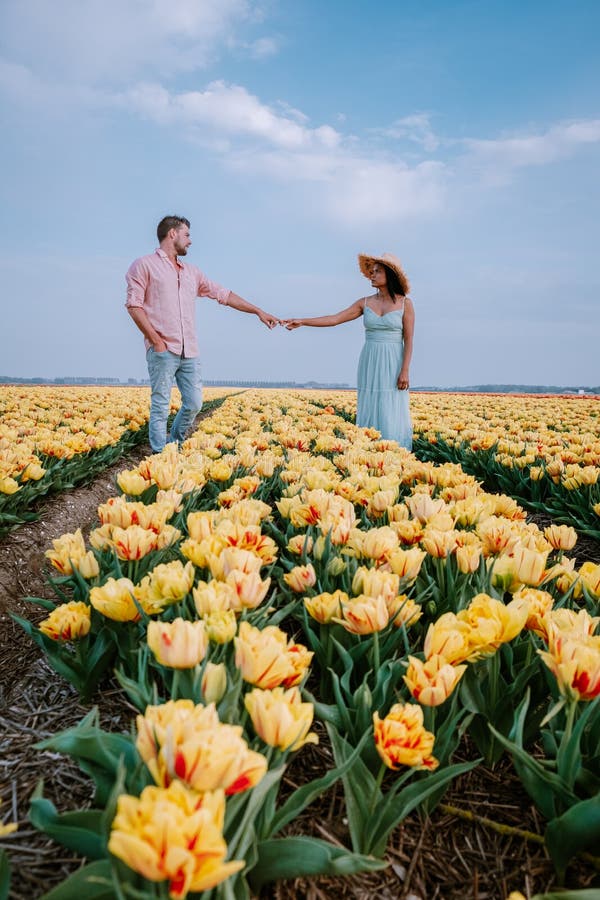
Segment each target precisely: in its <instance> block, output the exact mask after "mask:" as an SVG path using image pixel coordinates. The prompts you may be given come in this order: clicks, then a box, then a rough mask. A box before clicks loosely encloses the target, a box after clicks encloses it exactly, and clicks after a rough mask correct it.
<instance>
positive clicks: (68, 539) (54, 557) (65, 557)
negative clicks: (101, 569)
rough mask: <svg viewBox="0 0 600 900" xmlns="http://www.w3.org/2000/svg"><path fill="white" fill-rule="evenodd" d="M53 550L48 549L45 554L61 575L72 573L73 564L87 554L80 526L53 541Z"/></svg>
mask: <svg viewBox="0 0 600 900" xmlns="http://www.w3.org/2000/svg"><path fill="white" fill-rule="evenodd" d="M52 546H53V548H54V549H53V550H46V552H45V553H44V556H45V557H46V559H49V560H50V562H51V563H52V565H53V566H54V568H55V569H58V571H59V572H60V573H61V575H72V574H73V564H74V563H77V562H78V561H79V560H80V559H83V557H85V555H86V552H87V551H86V549H85V541H84V540H83V535H82V533H81V528H78V529H77V531H75V532H74V533H73V534H63V535H62V536H61V537H59V538H56V539H55V540H53V541H52Z"/></svg>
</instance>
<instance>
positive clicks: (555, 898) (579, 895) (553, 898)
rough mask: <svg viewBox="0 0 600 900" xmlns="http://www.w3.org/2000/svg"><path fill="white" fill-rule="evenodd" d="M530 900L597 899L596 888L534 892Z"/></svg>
mask: <svg viewBox="0 0 600 900" xmlns="http://www.w3.org/2000/svg"><path fill="white" fill-rule="evenodd" d="M531 900H598V888H584V889H583V890H581V891H560V892H558V893H557V892H555V891H551V892H550V893H549V894H535V896H533V897H532V898H531Z"/></svg>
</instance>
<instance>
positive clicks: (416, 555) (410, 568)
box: [388, 547, 427, 581]
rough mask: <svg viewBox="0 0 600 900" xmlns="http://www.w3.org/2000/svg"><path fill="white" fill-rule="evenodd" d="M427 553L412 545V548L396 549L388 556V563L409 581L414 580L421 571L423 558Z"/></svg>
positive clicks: (393, 570)
mask: <svg viewBox="0 0 600 900" xmlns="http://www.w3.org/2000/svg"><path fill="white" fill-rule="evenodd" d="M426 556H427V554H426V553H425V552H424V551H423V550H421V549H420V548H419V547H411V548H410V550H395V551H394V553H392V554H391V555H390V556H389V558H388V565H389V567H390V569H391V570H392V572H395V573H396V575H399V576H400V578H404V579H406V580H408V581H414V580H415V578H416V577H417V575H418V574H419V572H420V571H421V566H422V564H423V560H424V559H425V557H426Z"/></svg>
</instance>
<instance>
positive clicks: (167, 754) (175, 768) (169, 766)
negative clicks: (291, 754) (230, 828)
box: [158, 723, 267, 796]
mask: <svg viewBox="0 0 600 900" xmlns="http://www.w3.org/2000/svg"><path fill="white" fill-rule="evenodd" d="M158 771H159V773H160V776H161V780H160V782H159V783H161V784H163V785H168V784H170V783H171V781H173V780H174V779H175V778H179V780H180V781H183V782H184V783H185V784H187V785H188V786H189V787H191V788H192V789H193V790H195V791H198V792H203V791H214V790H217V789H218V788H223V790H224V791H225V794H226V795H227V796H230V795H232V794H240V793H243V792H244V791H247V790H248V789H249V788H252V787H254V786H255V785H256V784H258V782H259V781H260V780H261V779H262V778H263V777H264V775H265V773H266V771H267V760H266V759H265V757H264V756H262V754H260V753H256V752H255V751H254V750H249V749H248V745H247V743H246V741H245V740H244V739H243V737H242V728H241V726H239V725H225V724H222V723H219V724H218V725H217V726H216V727H215V728H204V729H200V730H199V731H197V732H195V733H190V734H188V735H186V736H185V737H184V738H183V739H180V740H177V739H176V737H175V736H174V735H173V734H172V733H171V732H169V731H167V734H166V736H165V740H164V744H163V746H162V747H161V750H160V752H159V755H158Z"/></svg>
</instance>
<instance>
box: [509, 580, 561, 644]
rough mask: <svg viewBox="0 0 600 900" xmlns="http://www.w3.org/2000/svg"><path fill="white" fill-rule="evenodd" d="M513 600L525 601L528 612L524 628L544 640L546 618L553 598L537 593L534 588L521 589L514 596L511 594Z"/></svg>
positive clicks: (541, 592)
mask: <svg viewBox="0 0 600 900" xmlns="http://www.w3.org/2000/svg"><path fill="white" fill-rule="evenodd" d="M513 599H514V600H525V601H526V602H527V603H528V604H529V612H528V614H527V621H526V622H525V628H527V629H528V630H529V631H534V632H535V633H536V634H538V635H539V636H540V637H542V638H544V640H545V639H546V636H547V624H546V616H547V615H548V613H549V612H550V611H551V609H552V606H553V604H554V597H553V596H552V594H549V593H548V592H547V591H539V590H536V589H535V588H521V590H520V591H517V593H516V594H513Z"/></svg>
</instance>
